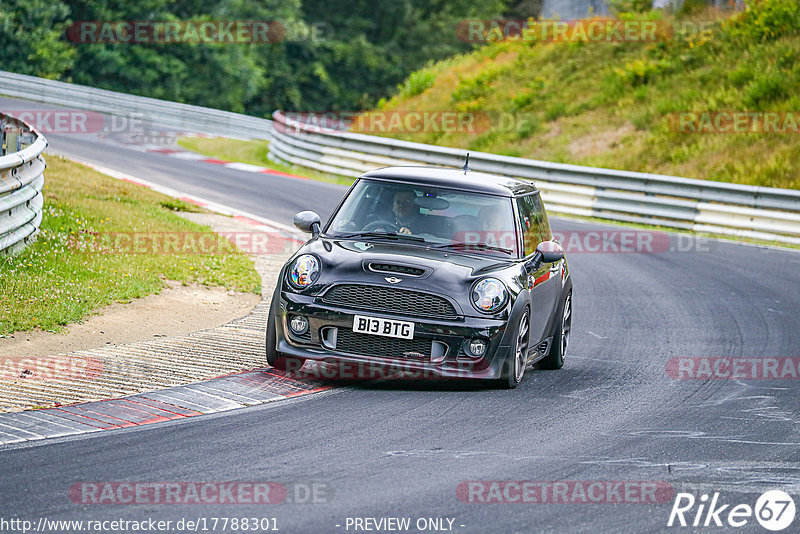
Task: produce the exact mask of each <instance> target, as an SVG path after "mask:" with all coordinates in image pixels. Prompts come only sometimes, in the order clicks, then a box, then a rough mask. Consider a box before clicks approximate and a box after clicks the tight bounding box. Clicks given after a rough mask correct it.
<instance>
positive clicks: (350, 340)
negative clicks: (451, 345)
mask: <svg viewBox="0 0 800 534" xmlns="http://www.w3.org/2000/svg"><path fill="white" fill-rule="evenodd" d="M336 350H337V351H338V352H348V353H350V354H360V355H363V356H376V357H380V358H400V359H420V358H430V356H431V341H430V340H425V339H396V338H390V337H382V336H371V335H369V334H360V333H358V332H353V331H351V330H345V329H343V328H340V329H339V333H338V335H337V338H336Z"/></svg>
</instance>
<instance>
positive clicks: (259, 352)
mask: <svg viewBox="0 0 800 534" xmlns="http://www.w3.org/2000/svg"><path fill="white" fill-rule="evenodd" d="M181 215H183V216H185V217H187V218H190V219H192V220H194V221H196V222H199V223H201V224H205V225H207V226H210V227H211V228H212V229H213V230H214V231H215V232H218V233H223V234H225V233H228V232H233V233H235V234H234V235H235V236H238V237H242V236H244V237H245V242H246V243H253V242H255V243H258V244H260V245H263V244H264V243H265V242H266V243H267V244H268V245H269V246H266V247H265V246H260V247H253V248H251V249H249V250H248V251H249V252H250V253H251V257H252V258H253V259H254V263H255V268H256V271H257V272H258V273H259V275H261V280H262V288H263V290H262V295H263V296H262V298H261V301H260V302H258V303H257V304H256V305H255V307H254V308H252V309H251V311H250V312H249V313H247V315H245V316H244V317H241V316H240V317H239V318H237V319H235V320H232V321H230V322H227V323H225V324H222V325H221V326H216V327H213V328H207V329H204V330H199V331H194V332H191V333H185V334H181V335H175V336H167V337H155V338H153V336H154V335H159V336H161V335H163V334H160V333H159V332H160V331H163V329H160V330H157V331H155V332H154V331H148V332H144V333H143V336H142V338H143V339H146V340H143V341H135V342H130V343H121V344H106V345H103V346H100V347H99V348H90V349H84V350H75V351H70V352H65V353H58V352H57V351H54V352H47V353H43V354H39V355H36V356H29V355H27V356H26V355H22V354H20V353H17V354H16V355H15V354H13V351H12V354H8V351H5V353H6V355H5V356H4V357H0V364H2V368H0V412H13V411H22V410H28V409H32V408H44V407H54V406H66V405H69V404H75V403H79V402H86V401H92V400H101V399H110V398H118V397H123V396H126V395H132V394H136V393H144V392H149V391H154V390H158V389H162V388H167V387H171V386H177V385H183V384H189V383H192V382H197V381H201V380H206V379H209V378H213V377H217V376H221V375H226V374H232V373H239V372H244V371H248V370H251V369H254V368H258V367H264V366H265V365H266V359H265V354H264V335H265V325H266V316H267V312H268V311H269V304H270V300H271V298H272V288H273V287H274V284H275V280H276V278H277V276H278V272H279V271H280V268H281V267H282V265H283V263H284V262H285V261H286V260H287V259H288V257H289V256H290V255H291V254H292V252H293V251H294V250H295V249H296V248H297V246H298V245H297V244H296V243H295V242H293V241H292V240H291V239H289V238H287V235H285V234H282V233H280V232H278V231H276V230H274V229H273V228H269V227H266V226H263V225H260V224H259V223H257V222H256V221H250V220H244V219H243V218H239V217H228V216H224V215H217V214H205V213H181ZM254 235H257V236H258V237H257V238H256V239H252V238H250V237H251V236H254ZM248 238H249V239H248ZM190 289H193V291H190V292H189V293H187V295H190V294H197V293H198V292H197V291H196V288H190ZM159 296H160V295H156V296H151V297H148V298H151V299H158V298H159ZM229 296H230V295H229ZM230 297H231V298H236V296H230ZM241 298H242V299H250V300H248V302H250V303H251V304H252V299H253V295H244V294H242V295H241ZM255 300H256V301H257V300H258V297H257V296H256V297H255ZM208 304H209V302H208V299H207V298H206V300H205V301H204V300H203V297H202V293H200V297H199V298H198V299H190V300H189V301H187V302H186V303H185V306H184V307H183V308H181V307H179V308H177V309H174V310H169V309H165V308H166V307H164V306H161V307H158V306H154V307H152V308H151V309H150V310H148V309H147V308H146V307H142V306H138V307H137V308H136V309H135V310H133V311H132V312H131V317H130V321H131V324H132V325H135V324H137V317H138V318H139V319H141V322H142V323H146V324H153V323H158V317H155V318H154V317H153V316H152V315H153V314H154V313H160V314H163V316H164V320H165V321H170V320H171V321H173V322H174V317H172V316H173V315H175V316H180V315H181V313H184V314H187V316H189V317H190V316H191V314H195V315H196V314H197V313H198V309H197V308H198V307H200V306H203V305H208ZM115 306H117V307H120V306H121V307H122V310H121V311H120V310H119V309H118V310H115V313H123V314H124V313H126V312H125V311H124V307H125V306H126V305H115ZM189 307H192V308H194V309H192V310H188V309H185V308H189ZM154 309H155V310H158V311H157V312H154V311H153V310H154ZM235 309H236V308H235V307H232V308H231V310H233V311H234V312H235ZM182 310H183V311H182ZM200 311H201V312H202V309H201V310H200ZM239 313H243V311H240V312H239ZM167 315H169V316H170V317H167ZM237 315H238V314H237ZM90 320H91V319H90ZM131 328H136V327H135V326H132V327H131ZM57 335H58V334H50V336H57ZM65 335H66V336H69V334H65ZM22 336H24V334H22ZM65 339H66V338H65ZM4 341H10V342H13V341H14V340H0V342H4ZM64 345H65V346H69V344H67V343H65V344H64ZM49 346H54V345H53V343H52V341H50V343H49ZM55 346H58V345H55ZM1 347H2V343H0V350H2V348H1ZM20 352H22V351H20ZM0 354H3V353H2V352H0Z"/></svg>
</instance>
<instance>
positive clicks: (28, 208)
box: [0, 114, 47, 254]
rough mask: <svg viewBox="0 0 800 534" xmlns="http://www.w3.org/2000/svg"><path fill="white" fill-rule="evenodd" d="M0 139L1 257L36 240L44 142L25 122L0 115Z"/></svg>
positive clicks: (42, 176) (40, 211) (42, 202)
mask: <svg viewBox="0 0 800 534" xmlns="http://www.w3.org/2000/svg"><path fill="white" fill-rule="evenodd" d="M0 140H2V146H3V150H2V152H0V254H13V253H15V252H17V251H19V250H20V249H22V248H23V247H24V246H25V245H26V244H27V243H28V242H29V241H31V240H32V239H33V238H34V237H36V234H37V233H38V232H39V225H40V224H41V222H42V206H43V205H44V200H43V198H42V187H43V186H44V169H45V163H44V158H43V157H42V152H44V149H45V148H46V147H47V140H46V139H45V138H44V136H43V135H42V134H40V133H39V132H37V131H36V130H34V129H32V128H30V127H29V126H28V125H27V124H25V123H24V122H22V121H20V120H18V119H15V118H13V117H8V116H6V115H3V114H0ZM28 142H30V143H31V144H30V145H29V146H27V147H25V148H23V147H22V145H23V144H27V143H28ZM9 152H10V153H9Z"/></svg>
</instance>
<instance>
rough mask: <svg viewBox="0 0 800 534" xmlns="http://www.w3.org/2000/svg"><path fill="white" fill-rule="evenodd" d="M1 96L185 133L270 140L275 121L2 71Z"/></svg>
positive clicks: (0, 79) (0, 81) (0, 77)
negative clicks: (133, 119)
mask: <svg viewBox="0 0 800 534" xmlns="http://www.w3.org/2000/svg"><path fill="white" fill-rule="evenodd" d="M0 95H6V96H14V97H19V98H25V99H28V100H33V101H35V102H44V103H49V104H56V105H59V106H65V107H72V108H76V109H82V110H88V111H97V112H100V113H109V114H112V115H128V116H137V117H141V118H142V119H143V120H144V121H145V122H146V123H154V124H157V125H158V126H164V127H168V128H174V129H176V130H177V131H183V132H197V133H206V134H209V135H220V136H227V137H242V138H246V139H247V138H253V139H267V138H268V137H269V135H270V131H271V130H272V121H270V120H268V119H260V118H258V117H251V116H250V115H242V114H240V113H231V112H229V111H220V110H218V109H211V108H203V107H200V106H190V105H188V104H179V103H177V102H169V101H166V100H158V99H155V98H147V97H143V96H133V95H127V94H125V93H117V92H114V91H106V90H104V89H95V88H93V87H87V86H85V85H77V84H73V83H64V82H58V81H54V80H46V79H44V78H37V77H35V76H25V75H23V74H13V73H11V72H4V71H0Z"/></svg>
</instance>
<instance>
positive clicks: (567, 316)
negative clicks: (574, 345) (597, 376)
mask: <svg viewBox="0 0 800 534" xmlns="http://www.w3.org/2000/svg"><path fill="white" fill-rule="evenodd" d="M571 332H572V289H571V288H570V290H569V291H568V292H567V296H566V297H564V300H563V303H562V304H561V309H560V310H559V312H558V317H557V318H556V322H555V327H554V331H553V344H552V345H551V346H550V352H548V353H547V356H545V358H544V359H543V360H541V361H540V362H539V369H548V370H555V369H561V368H562V367H563V366H564V355H565V354H566V353H567V347H568V346H569V338H570V333H571Z"/></svg>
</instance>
